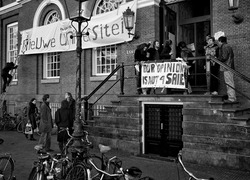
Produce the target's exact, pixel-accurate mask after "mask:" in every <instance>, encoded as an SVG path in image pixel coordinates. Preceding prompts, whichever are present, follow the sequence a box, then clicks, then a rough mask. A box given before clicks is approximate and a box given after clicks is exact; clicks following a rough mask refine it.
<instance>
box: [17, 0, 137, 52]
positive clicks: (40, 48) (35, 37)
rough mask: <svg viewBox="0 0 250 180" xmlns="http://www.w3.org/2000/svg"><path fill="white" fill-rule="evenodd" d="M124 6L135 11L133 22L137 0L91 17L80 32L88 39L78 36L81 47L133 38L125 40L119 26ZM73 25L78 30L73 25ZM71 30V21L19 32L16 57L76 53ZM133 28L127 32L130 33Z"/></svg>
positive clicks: (74, 32) (122, 27)
mask: <svg viewBox="0 0 250 180" xmlns="http://www.w3.org/2000/svg"><path fill="white" fill-rule="evenodd" d="M128 7H130V9H131V10H132V11H134V12H135V19H136V10H137V0H134V1H131V2H128V3H125V4H121V5H120V6H119V8H118V9H116V10H114V11H110V12H107V13H104V14H99V15H96V16H93V17H92V18H91V20H90V21H89V22H88V26H87V27H86V29H85V30H84V32H87V31H88V32H89V36H86V35H83V36H82V48H83V49H88V48H94V47H101V46H106V45H112V44H119V43H124V42H126V41H131V40H132V38H133V37H132V36H130V37H129V35H128V31H127V30H126V28H125V26H124V23H123V12H124V11H126V9H127V8H128ZM86 25H87V24H86V23H83V24H82V29H83V28H84V27H85V26H86ZM73 26H74V27H76V28H78V24H77V23H76V22H73ZM74 27H72V24H71V21H70V20H69V19H67V20H64V21H58V22H55V23H52V24H48V25H44V26H39V27H35V28H32V29H28V30H24V31H21V32H20V33H21V45H20V52H19V54H20V55H26V54H40V53H49V52H63V51H72V50H76V45H77V39H76V30H75V29H74ZM134 29H135V28H134ZM134 29H133V30H132V32H131V33H134ZM70 36H73V38H72V39H71V38H70Z"/></svg>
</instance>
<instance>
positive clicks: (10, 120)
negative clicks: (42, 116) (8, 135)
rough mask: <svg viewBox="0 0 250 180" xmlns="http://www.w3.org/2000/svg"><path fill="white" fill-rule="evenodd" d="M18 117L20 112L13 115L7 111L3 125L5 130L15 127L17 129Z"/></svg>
mask: <svg viewBox="0 0 250 180" xmlns="http://www.w3.org/2000/svg"><path fill="white" fill-rule="evenodd" d="M17 117H18V114H15V116H11V114H10V113H5V114H4V116H3V118H4V119H5V120H4V121H5V123H4V125H3V130H5V131H12V130H14V129H16V127H17V124H18V123H19V122H17Z"/></svg>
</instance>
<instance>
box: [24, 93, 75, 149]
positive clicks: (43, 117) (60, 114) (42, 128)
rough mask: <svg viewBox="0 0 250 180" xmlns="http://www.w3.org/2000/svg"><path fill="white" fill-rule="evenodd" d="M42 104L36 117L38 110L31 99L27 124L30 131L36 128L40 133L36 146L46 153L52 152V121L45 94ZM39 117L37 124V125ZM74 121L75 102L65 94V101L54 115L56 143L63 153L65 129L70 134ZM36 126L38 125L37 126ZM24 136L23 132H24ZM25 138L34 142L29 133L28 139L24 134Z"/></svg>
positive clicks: (66, 134)
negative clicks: (39, 146) (29, 124)
mask: <svg viewBox="0 0 250 180" xmlns="http://www.w3.org/2000/svg"><path fill="white" fill-rule="evenodd" d="M42 100H43V102H42V104H41V107H40V113H39V115H38V108H37V106H36V99H35V98H32V99H31V101H30V102H29V105H28V108H27V119H28V122H27V123H31V126H32V131H33V132H34V130H35V129H36V128H37V126H38V129H39V132H40V133H41V135H40V138H39V141H38V144H39V145H41V146H42V147H43V149H44V150H45V151H46V152H50V151H53V150H52V149H51V132H52V129H53V125H54V123H53V120H52V114H51V109H50V106H49V102H50V96H49V94H45V95H44V96H43V98H42ZM38 117H39V124H38V123H37V121H38ZM74 119H75V100H74V99H73V97H72V94H71V93H69V92H66V93H65V99H64V100H63V101H62V102H61V107H60V108H59V109H58V110H57V111H56V113H55V124H56V125H57V132H58V133H57V141H58V145H59V149H60V150H61V151H63V147H64V145H65V143H66V142H67V140H68V139H69V136H68V133H67V131H66V128H68V129H69V132H70V133H72V131H73V130H72V128H73V123H74ZM37 124H38V125H37ZM24 134H25V132H24ZM25 137H26V138H27V139H30V140H33V141H34V140H36V139H34V137H33V133H31V135H30V138H28V134H25Z"/></svg>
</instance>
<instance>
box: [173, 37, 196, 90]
mask: <svg viewBox="0 0 250 180" xmlns="http://www.w3.org/2000/svg"><path fill="white" fill-rule="evenodd" d="M177 50H178V52H177V57H181V58H182V59H183V60H184V61H185V62H186V63H187V66H188V67H189V68H188V70H187V77H186V82H187V92H185V94H186V93H189V94H190V93H192V88H191V85H190V81H191V78H192V74H193V73H194V69H195V61H194V60H188V58H189V57H193V54H192V50H191V49H189V48H188V47H187V44H186V43H185V42H184V41H181V42H179V44H178V47H177Z"/></svg>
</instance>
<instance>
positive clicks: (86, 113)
mask: <svg viewBox="0 0 250 180" xmlns="http://www.w3.org/2000/svg"><path fill="white" fill-rule="evenodd" d="M119 70H120V78H119V79H118V80H116V81H115V82H114V83H113V85H111V86H110V87H109V88H108V89H107V90H106V91H105V92H104V93H102V95H101V96H100V97H99V98H98V99H97V100H96V101H95V102H94V103H91V106H90V104H89V102H88V100H89V99H90V98H91V97H92V96H93V95H94V94H95V93H96V92H97V91H98V90H99V89H100V88H101V87H102V86H103V85H104V84H105V83H106V82H107V81H108V80H109V79H110V78H111V77H112V76H113V75H114V74H115V73H116V72H118V71H119ZM119 81H120V82H121V84H120V87H121V88H120V90H121V91H120V94H124V63H122V64H121V65H118V66H117V67H116V68H115V69H114V70H113V71H112V72H111V73H110V74H109V75H108V76H107V77H106V78H105V79H104V80H103V81H102V82H101V83H100V84H99V85H98V86H97V87H96V88H95V89H94V90H93V91H92V92H91V93H90V94H89V95H87V96H85V97H83V98H82V101H84V120H85V122H86V121H87V120H88V118H89V111H90V110H91V109H92V107H93V106H94V105H95V104H96V103H97V102H98V101H99V100H100V99H101V98H102V97H103V96H104V95H105V94H107V92H108V91H109V90H110V89H112V88H113V87H114V86H115V85H116V84H117V83H118V82H119Z"/></svg>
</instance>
